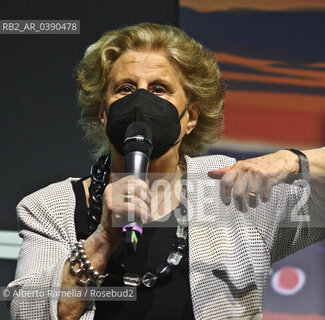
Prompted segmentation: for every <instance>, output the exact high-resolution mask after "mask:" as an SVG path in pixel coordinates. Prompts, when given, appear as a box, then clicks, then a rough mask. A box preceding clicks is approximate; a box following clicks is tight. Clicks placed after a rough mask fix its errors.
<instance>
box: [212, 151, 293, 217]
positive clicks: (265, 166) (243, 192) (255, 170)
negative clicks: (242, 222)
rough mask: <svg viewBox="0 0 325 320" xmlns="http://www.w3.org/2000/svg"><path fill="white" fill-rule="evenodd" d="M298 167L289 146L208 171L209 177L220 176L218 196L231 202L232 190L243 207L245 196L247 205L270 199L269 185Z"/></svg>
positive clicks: (227, 202) (236, 203)
mask: <svg viewBox="0 0 325 320" xmlns="http://www.w3.org/2000/svg"><path fill="white" fill-rule="evenodd" d="M298 171H299V161H298V157H297V156H296V155H295V154H294V153H292V152H291V151H289V150H280V151H277V152H275V153H272V154H268V155H265V156H261V157H257V158H251V159H247V160H243V161H237V162H236V163H235V164H234V165H233V166H231V167H224V168H221V169H218V170H213V171H209V172H208V175H209V177H210V178H214V179H221V184H220V192H221V200H222V201H223V203H224V204H225V205H229V204H230V202H231V191H232V190H233V198H234V201H235V205H236V207H237V209H238V210H240V211H244V208H245V204H244V201H245V198H246V199H247V203H248V205H249V206H250V207H252V208H255V207H257V205H258V201H259V200H258V198H260V199H261V200H262V201H263V202H266V201H268V200H269V199H270V196H271V192H272V187H273V186H274V185H276V184H278V183H281V182H285V181H286V180H288V178H289V176H290V175H291V174H297V173H298Z"/></svg>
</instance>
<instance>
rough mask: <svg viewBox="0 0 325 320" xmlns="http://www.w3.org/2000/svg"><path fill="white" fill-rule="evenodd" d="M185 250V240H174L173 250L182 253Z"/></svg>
mask: <svg viewBox="0 0 325 320" xmlns="http://www.w3.org/2000/svg"><path fill="white" fill-rule="evenodd" d="M185 248H186V239H184V238H176V239H175V240H174V242H173V250H174V251H178V252H183V251H184V250H185Z"/></svg>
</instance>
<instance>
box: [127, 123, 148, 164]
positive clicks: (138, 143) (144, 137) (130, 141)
mask: <svg viewBox="0 0 325 320" xmlns="http://www.w3.org/2000/svg"><path fill="white" fill-rule="evenodd" d="M133 151H141V152H143V153H145V154H146V155H147V156H148V157H149V158H150V156H151V151H152V131H151V128H150V127H149V125H147V124H146V123H144V122H132V123H131V124H130V125H129V126H128V128H127V130H126V133H125V138H124V150H123V152H124V154H126V153H128V152H133Z"/></svg>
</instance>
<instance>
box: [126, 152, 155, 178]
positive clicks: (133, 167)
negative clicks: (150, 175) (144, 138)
mask: <svg viewBox="0 0 325 320" xmlns="http://www.w3.org/2000/svg"><path fill="white" fill-rule="evenodd" d="M149 160H150V159H149V157H148V156H147V155H146V154H145V153H144V152H141V151H132V152H128V153H127V154H126V155H125V169H126V170H125V171H126V172H127V173H129V174H133V175H135V176H137V177H138V178H140V179H142V180H143V181H146V179H147V171H148V166H149Z"/></svg>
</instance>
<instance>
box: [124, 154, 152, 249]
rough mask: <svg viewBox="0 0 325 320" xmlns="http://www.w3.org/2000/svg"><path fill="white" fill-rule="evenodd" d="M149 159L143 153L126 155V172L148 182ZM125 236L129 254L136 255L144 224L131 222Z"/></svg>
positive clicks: (125, 228)
mask: <svg viewBox="0 0 325 320" xmlns="http://www.w3.org/2000/svg"><path fill="white" fill-rule="evenodd" d="M149 160H150V159H149V157H148V155H147V154H145V153H144V152H141V151H132V152H128V153H127V154H126V155H125V169H126V170H125V171H126V172H127V173H129V174H133V175H135V176H136V177H138V178H140V179H142V180H143V181H146V179H147V171H148V166H149ZM122 231H123V234H124V243H125V245H126V248H127V251H128V252H129V253H135V252H136V250H137V244H138V241H139V240H138V238H139V237H140V235H141V234H142V222H141V220H140V221H131V222H129V223H128V224H127V225H125V226H124V227H123V228H122Z"/></svg>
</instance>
